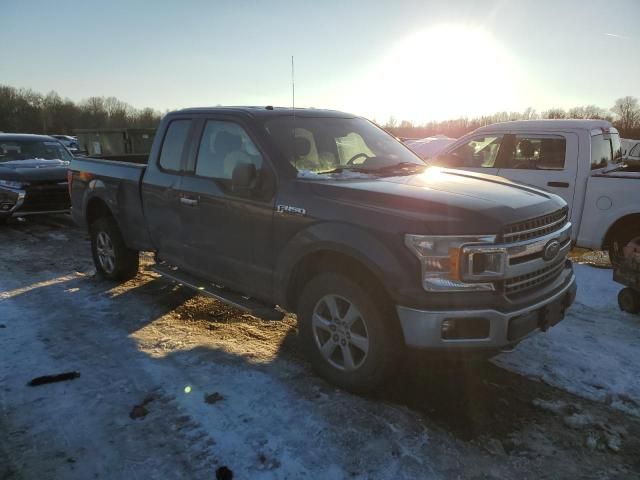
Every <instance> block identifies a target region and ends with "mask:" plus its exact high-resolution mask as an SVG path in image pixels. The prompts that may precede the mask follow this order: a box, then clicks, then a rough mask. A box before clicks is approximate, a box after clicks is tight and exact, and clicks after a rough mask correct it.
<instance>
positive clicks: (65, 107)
mask: <svg viewBox="0 0 640 480" xmlns="http://www.w3.org/2000/svg"><path fill="white" fill-rule="evenodd" d="M161 117H162V113H160V112H158V111H156V110H154V109H152V108H143V109H137V108H134V107H132V106H131V105H129V104H128V103H126V102H123V101H122V100H118V99H117V98H115V97H89V98H87V99H85V100H82V101H81V102H77V103H76V102H74V101H73V100H71V99H69V98H62V97H61V96H60V95H58V93H56V92H54V91H51V92H49V93H47V94H46V95H43V94H41V93H38V92H34V91H33V90H30V89H25V88H14V87H10V86H8V85H0V132H16V133H42V134H63V135H64V134H68V135H71V134H73V132H74V130H76V129H81V128H91V129H93V128H155V127H157V126H158V123H159V122H160V118H161Z"/></svg>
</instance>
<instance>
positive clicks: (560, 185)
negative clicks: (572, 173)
mask: <svg viewBox="0 0 640 480" xmlns="http://www.w3.org/2000/svg"><path fill="white" fill-rule="evenodd" d="M547 186H548V187H558V188H569V182H547Z"/></svg>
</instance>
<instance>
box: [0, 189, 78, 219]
mask: <svg viewBox="0 0 640 480" xmlns="http://www.w3.org/2000/svg"><path fill="white" fill-rule="evenodd" d="M65 195H67V196H68V193H66V189H64V188H50V187H40V188H38V187H36V189H35V190H33V191H31V190H24V189H15V188H7V187H0V218H8V217H24V216H28V215H45V214H58V213H69V201H68V198H64V196H65Z"/></svg>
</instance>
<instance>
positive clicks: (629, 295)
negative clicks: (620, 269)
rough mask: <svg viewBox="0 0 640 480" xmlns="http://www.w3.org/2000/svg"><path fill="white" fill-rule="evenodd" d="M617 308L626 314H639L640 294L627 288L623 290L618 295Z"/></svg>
mask: <svg viewBox="0 0 640 480" xmlns="http://www.w3.org/2000/svg"><path fill="white" fill-rule="evenodd" d="M618 306H619V307H620V310H622V311H625V312H628V313H640V292H637V291H635V290H633V289H632V288H629V287H626V288H623V289H622V290H620V293H618Z"/></svg>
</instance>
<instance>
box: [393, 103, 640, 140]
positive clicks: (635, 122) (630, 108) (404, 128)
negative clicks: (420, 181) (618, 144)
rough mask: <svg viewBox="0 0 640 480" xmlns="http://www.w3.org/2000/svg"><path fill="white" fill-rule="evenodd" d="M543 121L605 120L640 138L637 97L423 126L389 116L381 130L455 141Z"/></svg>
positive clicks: (621, 130)
mask: <svg viewBox="0 0 640 480" xmlns="http://www.w3.org/2000/svg"><path fill="white" fill-rule="evenodd" d="M545 118H556V119H561V118H580V119H601V120H608V121H609V122H611V123H613V125H614V126H615V127H616V128H617V129H618V131H619V132H620V134H621V136H622V137H623V138H638V139H640V103H639V102H638V99H637V98H636V97H622V98H619V99H617V100H616V101H615V103H614V105H613V106H612V107H611V108H610V109H608V110H607V109H604V108H601V107H598V106H596V105H586V106H581V107H574V108H571V109H569V110H565V109H562V108H551V109H549V110H546V111H543V112H540V113H539V112H537V111H536V110H535V109H533V108H527V109H526V110H525V111H523V112H498V113H494V114H493V115H484V116H481V117H475V118H467V117H462V118H457V119H453V120H444V121H438V122H435V121H434V122H427V123H425V124H422V125H415V124H413V123H412V122H409V121H407V120H402V121H398V120H397V119H396V118H394V117H391V118H389V120H388V121H387V122H386V123H385V124H384V125H383V127H384V128H385V129H386V130H388V131H390V132H391V133H393V134H394V135H396V136H398V137H402V138H405V137H406V138H424V137H430V136H433V135H438V134H444V135H446V136H448V137H453V138H457V137H460V136H462V135H464V134H466V133H469V132H471V131H472V130H475V129H476V128H480V127H483V126H485V125H490V124H492V123H498V122H508V121H512V120H537V119H545Z"/></svg>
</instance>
